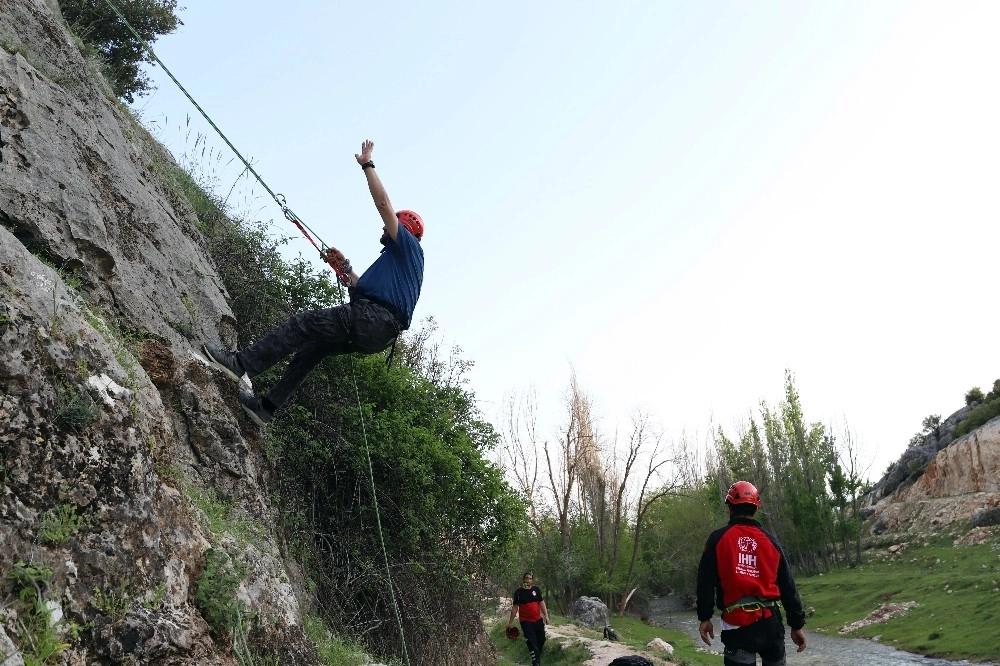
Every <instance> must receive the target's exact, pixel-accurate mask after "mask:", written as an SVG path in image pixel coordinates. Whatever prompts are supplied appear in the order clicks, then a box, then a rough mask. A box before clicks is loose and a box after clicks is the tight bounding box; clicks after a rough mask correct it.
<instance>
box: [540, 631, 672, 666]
mask: <svg viewBox="0 0 1000 666" xmlns="http://www.w3.org/2000/svg"><path fill="white" fill-rule="evenodd" d="M545 633H546V635H547V637H548V636H552V637H556V638H563V639H566V640H567V642H568V641H569V640H574V641H576V642H578V643H580V644H581V645H583V647H585V648H586V649H587V650H588V651H589V652H590V659H588V660H587V661H586V662H584V664H583V666H608V664H610V663H611V662H612V661H613V660H614V659H616V658H618V657H625V656H628V655H630V654H641V655H642V656H643V657H645V658H646V659H649V660H650V661H652V662H653V663H654V664H668V663H670V662H667V661H663V659H662V658H658V657H657V656H655V655H651V654H650V653H648V652H646V651H645V650H641V651H639V652H637V651H636V650H635V649H634V648H630V647H629V646H627V645H624V644H622V643H613V642H611V641H606V640H603V639H596V638H588V637H586V636H581V635H580V628H579V627H577V626H576V625H575V624H562V625H558V626H557V625H552V624H550V625H548V626H547V627H545Z"/></svg>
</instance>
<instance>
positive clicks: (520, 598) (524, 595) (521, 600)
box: [513, 586, 545, 622]
mask: <svg viewBox="0 0 1000 666" xmlns="http://www.w3.org/2000/svg"><path fill="white" fill-rule="evenodd" d="M513 601H514V605H515V606H517V619H519V620H520V621H521V622H541V621H542V609H541V604H542V602H543V601H545V598H544V597H543V596H542V590H541V589H540V588H539V587H537V586H532V587H530V588H528V589H527V590H526V589H524V588H523V587H519V588H517V589H516V590H514V595H513Z"/></svg>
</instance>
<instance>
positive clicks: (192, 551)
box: [0, 0, 316, 666]
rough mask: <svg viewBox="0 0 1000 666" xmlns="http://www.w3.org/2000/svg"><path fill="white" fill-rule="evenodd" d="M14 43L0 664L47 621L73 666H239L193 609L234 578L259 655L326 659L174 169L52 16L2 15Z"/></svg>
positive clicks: (4, 120) (1, 393) (5, 167)
mask: <svg viewBox="0 0 1000 666" xmlns="http://www.w3.org/2000/svg"><path fill="white" fill-rule="evenodd" d="M0 47H2V48H0V518H2V520H0V576H3V578H2V579H0V597H2V598H4V599H6V600H12V599H17V595H18V593H19V592H23V591H24V590H29V593H28V594H21V596H22V599H21V601H20V602H19V603H16V604H15V603H10V604H8V603H6V602H5V606H6V608H5V610H3V611H0V661H2V660H3V658H4V655H5V654H7V653H11V652H12V651H13V652H14V653H15V654H13V655H11V656H10V657H9V659H8V660H6V661H3V663H4V665H5V666H8V665H10V664H16V663H20V661H19V657H18V656H17V654H16V649H15V648H14V644H15V643H18V644H22V645H23V634H24V632H25V631H28V632H29V633H30V632H32V631H36V632H43V630H44V628H45V624H47V623H48V624H51V625H52V627H53V629H54V632H55V634H56V635H57V637H58V642H62V643H65V644H66V647H65V649H64V650H63V652H62V655H61V657H59V659H62V660H63V661H62V663H66V664H81V665H82V664H98V663H100V664H105V663H108V664H110V663H143V664H178V665H179V664H191V665H194V664H235V663H236V659H235V658H234V657H233V652H232V650H231V648H230V646H229V643H228V641H229V639H228V637H225V638H224V640H221V641H220V637H219V636H216V635H213V633H212V631H211V630H210V628H209V624H208V623H207V622H206V618H205V612H204V608H205V605H206V604H205V602H201V603H198V602H197V601H196V597H197V590H198V586H199V584H205V581H206V580H208V581H211V580H214V579H212V578H206V577H205V576H204V574H205V572H206V569H208V568H211V566H213V564H212V563H213V562H219V561H229V562H234V563H237V565H238V566H239V567H240V568H241V571H242V572H243V573H244V575H243V576H242V578H241V582H240V583H239V588H238V594H239V596H240V598H242V599H243V600H244V602H245V603H246V605H247V608H249V609H250V612H251V613H252V614H253V615H254V616H255V617H256V618H257V621H256V623H254V624H253V626H252V628H250V629H248V631H247V635H246V638H247V639H248V642H249V643H251V644H252V643H254V642H255V641H256V642H260V643H264V642H266V643H268V644H269V645H270V646H271V647H274V648H277V650H278V652H279V653H281V654H282V655H284V658H283V659H282V662H281V663H296V664H309V663H316V661H315V657H314V655H313V654H312V652H311V650H312V648H311V647H310V646H309V643H308V641H307V640H306V639H305V637H304V635H303V633H302V631H301V630H300V629H299V624H300V621H299V618H300V615H301V608H300V598H299V597H297V596H296V594H295V589H296V587H295V584H294V581H295V580H296V572H295V570H294V567H293V566H291V565H289V564H287V563H286V562H285V560H284V558H283V557H282V551H281V542H280V539H279V538H278V536H277V535H276V530H275V528H274V525H275V520H274V519H275V516H274V510H273V508H272V507H271V506H270V503H269V501H268V497H269V489H268V475H267V466H266V463H265V461H264V459H263V457H262V441H261V434H262V433H261V431H260V429H259V428H257V427H256V426H254V425H253V423H252V422H250V421H249V420H248V419H246V418H245V417H244V416H243V415H242V414H241V413H236V412H235V411H234V410H233V406H234V405H235V404H236V402H235V399H234V397H235V387H234V386H232V385H230V384H229V383H228V382H226V381H225V380H224V378H222V377H221V376H220V375H219V374H218V373H214V372H213V371H212V370H210V369H209V368H208V367H207V366H206V364H205V363H204V361H203V360H202V359H201V358H200V357H199V355H198V354H197V353H196V351H195V349H196V343H197V342H199V341H200V340H202V339H208V340H221V341H223V342H226V343H229V344H232V343H233V342H234V340H233V339H232V336H233V329H232V325H233V321H234V320H233V316H232V313H231V311H230V309H229V307H228V306H227V304H226V293H225V291H224V288H223V287H222V283H221V281H220V280H219V279H218V277H217V275H216V272H215V270H214V268H213V266H212V263H211V261H210V260H209V258H208V257H207V255H206V253H205V251H204V250H203V249H202V246H201V243H200V237H199V233H198V231H197V230H196V228H195V227H194V224H193V222H194V216H193V213H192V212H191V211H190V209H189V208H186V207H185V205H184V202H183V201H182V200H181V199H179V198H178V197H177V196H175V195H172V194H171V193H170V192H168V191H167V190H165V189H164V187H163V186H162V185H161V180H162V179H161V178H158V176H157V169H158V168H164V167H165V166H169V165H170V164H171V160H170V158H169V156H168V155H166V154H165V153H164V152H163V151H162V149H161V148H160V147H159V146H158V145H157V144H156V143H155V142H153V141H152V140H151V139H150V138H149V137H148V134H147V133H146V132H145V130H143V129H142V128H141V127H140V126H139V125H138V124H137V123H136V122H135V121H134V119H133V118H132V117H131V115H130V114H129V113H128V112H127V110H125V109H124V108H123V107H122V106H121V105H120V104H119V103H118V102H117V101H116V100H115V99H113V97H112V96H111V95H110V94H109V93H108V92H107V91H106V90H105V89H104V87H103V84H102V83H101V82H100V81H99V79H98V78H96V77H94V76H93V74H92V73H91V68H90V67H89V66H88V64H87V63H86V62H85V61H84V59H83V58H82V56H81V55H80V52H79V50H78V49H77V48H76V46H75V45H74V43H73V40H72V38H71V36H70V34H69V33H68V31H67V30H66V27H65V24H64V22H63V21H62V19H61V17H60V15H59V13H58V8H57V5H56V3H55V2H54V0H52V1H51V2H49V1H46V0H0ZM219 507H222V509H221V510H220V509H219ZM209 548H211V549H212V550H213V552H215V553H224V554H225V557H224V558H222V560H220V559H218V558H216V559H212V560H209V559H207V558H206V551H208V549H209ZM213 573H218V572H217V571H216V572H213ZM204 591H208V592H209V593H210V592H211V588H210V587H206V588H204V590H203V592H204ZM208 603H209V604H210V603H211V599H209V601H208ZM40 609H41V610H40ZM40 613H41V614H42V615H40ZM46 615H47V620H46V618H45V617H44V616H46ZM39 618H41V620H42V621H41V622H39ZM247 626H248V627H249V626H250V625H249V623H248V625H247ZM36 635H38V634H36ZM12 639H16V640H12ZM220 642H221V644H220ZM286 658H287V659H288V660H289V661H287V662H286V661H285V659H286Z"/></svg>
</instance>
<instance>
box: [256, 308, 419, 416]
mask: <svg viewBox="0 0 1000 666" xmlns="http://www.w3.org/2000/svg"><path fill="white" fill-rule="evenodd" d="M401 330H402V326H401V325H400V323H399V321H397V320H396V317H395V315H393V313H391V312H390V311H389V310H388V309H386V308H385V307H383V306H382V305H381V304H379V303H376V302H374V301H369V300H366V299H355V300H352V301H351V302H350V303H346V304H344V305H338V306H337V307H335V308H325V309H323V310H303V311H302V312H299V313H297V314H295V315H293V316H291V317H290V318H289V319H288V321H286V322H285V323H284V324H282V325H281V326H278V327H277V328H275V329H274V330H272V331H271V332H270V333H268V334H267V335H265V336H264V337H263V338H261V339H260V340H258V341H257V342H255V343H254V344H252V345H250V346H249V347H247V348H246V349H244V350H242V351H240V352H238V358H239V360H240V363H241V364H242V365H243V369H244V370H246V371H247V374H249V375H250V376H251V377H256V376H257V375H259V374H261V373H262V372H265V371H266V370H268V369H269V368H270V367H271V366H272V365H274V364H275V363H277V362H278V361H280V360H281V359H283V358H285V357H286V356H288V355H289V354H294V356H293V357H292V360H291V362H289V364H288V367H287V368H285V372H284V373H283V374H282V375H281V379H279V380H278V383H277V384H275V385H274V387H272V388H271V391H270V392H269V393H268V394H267V399H268V400H270V401H271V402H272V403H274V405H275V407H280V406H281V405H283V404H285V402H287V401H288V399H289V398H290V397H291V395H292V393H294V392H295V389H296V388H298V386H299V384H301V383H302V382H303V380H305V378H306V375H308V374H309V372H310V371H311V370H312V369H313V368H315V367H316V366H317V365H318V364H319V362H320V361H322V360H323V359H324V358H326V357H327V356H332V355H335V354H350V353H351V352H361V353H363V354H373V353H375V352H379V351H382V350H383V349H385V348H386V347H388V346H389V345H391V344H392V342H393V340H395V339H396V336H397V335H399V332H400V331H401Z"/></svg>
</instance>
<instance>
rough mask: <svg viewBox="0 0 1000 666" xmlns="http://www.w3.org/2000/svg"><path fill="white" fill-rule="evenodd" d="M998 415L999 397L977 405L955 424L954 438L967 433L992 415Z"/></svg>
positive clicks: (999, 409) (999, 411) (999, 413)
mask: <svg viewBox="0 0 1000 666" xmlns="http://www.w3.org/2000/svg"><path fill="white" fill-rule="evenodd" d="M997 416H1000V398H996V399H995V400H991V401H989V402H986V403H983V404H982V405H979V406H978V407H976V408H975V409H973V410H972V411H971V412H969V415H968V416H966V417H965V418H964V419H963V420H962V421H961V422H960V423H959V424H958V425H957V426H955V439H958V438H959V437H961V436H962V435H967V434H969V433H970V432H972V431H973V430H975V429H976V428H978V427H979V426H981V425H983V424H984V423H986V422H987V421H989V420H991V419H993V418H994V417H997Z"/></svg>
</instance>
